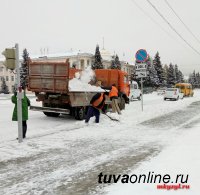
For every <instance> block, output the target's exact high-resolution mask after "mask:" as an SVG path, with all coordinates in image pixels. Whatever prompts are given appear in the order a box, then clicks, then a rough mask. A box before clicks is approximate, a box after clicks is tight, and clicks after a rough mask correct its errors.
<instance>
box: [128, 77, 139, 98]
mask: <svg viewBox="0 0 200 195" xmlns="http://www.w3.org/2000/svg"><path fill="white" fill-rule="evenodd" d="M129 97H130V101H133V100H134V99H138V100H141V90H140V89H139V86H138V83H137V82H136V81H132V83H131V84H130V96H129Z"/></svg>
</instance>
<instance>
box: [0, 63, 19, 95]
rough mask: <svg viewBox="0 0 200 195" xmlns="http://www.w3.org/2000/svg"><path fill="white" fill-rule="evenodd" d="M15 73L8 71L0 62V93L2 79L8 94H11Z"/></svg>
mask: <svg viewBox="0 0 200 195" xmlns="http://www.w3.org/2000/svg"><path fill="white" fill-rule="evenodd" d="M15 75H16V74H15V73H14V72H13V71H11V70H8V69H7V68H6V67H5V66H4V65H3V60H0V91H1V90H2V89H1V85H2V81H3V78H4V79H5V81H6V85H7V86H8V90H9V92H10V93H12V92H13V88H14V85H15Z"/></svg>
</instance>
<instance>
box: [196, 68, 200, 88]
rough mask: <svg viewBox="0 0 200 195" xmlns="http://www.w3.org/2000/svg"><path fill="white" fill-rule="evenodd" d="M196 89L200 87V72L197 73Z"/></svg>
mask: <svg viewBox="0 0 200 195" xmlns="http://www.w3.org/2000/svg"><path fill="white" fill-rule="evenodd" d="M196 87H198V88H199V87H200V74H199V72H198V73H196Z"/></svg>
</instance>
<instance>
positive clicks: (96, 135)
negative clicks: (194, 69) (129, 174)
mask: <svg viewBox="0 0 200 195" xmlns="http://www.w3.org/2000/svg"><path fill="white" fill-rule="evenodd" d="M0 97H1V96H0ZM7 97H8V98H7ZM30 99H31V104H32V105H39V104H40V103H38V102H36V101H35V98H34V97H33V96H30ZM197 101H200V91H198V90H196V91H195V95H194V97H193V98H184V99H183V100H179V101H164V100H163V97H162V96H158V95H157V94H156V93H153V94H147V95H144V111H143V112H142V110H141V102H140V101H134V102H131V103H130V104H129V105H126V109H125V110H124V111H122V115H120V122H115V121H110V119H109V118H108V117H107V116H105V115H101V118H100V124H95V123H94V118H92V119H91V120H90V123H89V126H86V125H85V123H84V121H75V120H74V119H73V118H72V117H70V116H61V117H58V118H51V117H46V116H45V115H43V113H40V112H36V111H30V112H29V121H28V132H27V139H25V140H24V142H23V143H21V144H19V143H18V142H17V141H16V139H15V138H16V137H17V123H16V122H12V121H11V118H12V111H13V107H14V106H13V104H12V103H11V101H10V97H9V95H8V96H4V98H2V99H1V98H0V108H1V115H0V166H2V167H1V171H0V183H1V182H2V183H1V184H0V192H1V190H2V192H3V194H9V195H10V194H17V193H18V194H23V193H24V194H25V193H28V192H30V189H32V190H33V192H34V193H35V194H43V193H49V194H64V192H65V191H66V190H67V191H68V192H69V194H76V195H78V194H81V195H82V194H90V192H95V191H96V190H95V189H96V188H98V187H99V188H100V191H99V192H96V194H100V193H101V190H102V189H101V185H100V186H98V184H97V182H96V178H97V175H98V174H99V173H100V172H101V171H105V170H107V171H108V172H110V173H111V174H115V171H116V170H117V171H118V172H117V173H123V171H125V170H129V171H130V170H132V171H133V170H135V168H137V167H138V171H139V172H142V171H143V170H148V171H151V170H152V171H153V170H155V171H156V172H158V173H161V171H162V170H163V171H165V170H166V169H164V168H162V167H161V168H159V166H158V165H159V164H160V162H161V161H162V164H163V167H164V166H165V165H164V163H163V159H164V160H165V161H166V162H171V161H172V156H171V157H168V156H169V155H168V154H169V153H170V152H172V154H173V156H178V158H177V161H176V162H180V161H178V160H179V159H181V158H182V157H183V156H181V155H178V154H180V153H179V151H181V150H182V148H181V147H182V146H183V144H179V145H180V148H177V147H175V143H178V142H179V141H178V140H179V137H180V135H179V134H183V137H184V138H181V139H180V140H181V141H180V142H182V140H183V142H184V141H186V142H187V141H188V142H189V141H191V139H193V137H195V136H196V137H195V140H196V139H197V136H199V134H198V133H197V131H196V130H195V133H196V134H195V133H194V134H191V136H192V137H190V136H189V135H188V136H187V132H189V131H190V129H186V128H185V127H186V126H187V125H189V124H191V123H194V124H196V122H197V121H198V120H199V118H200V109H198V108H199V107H198V106H199V105H198V104H197V105H196V106H195V102H197ZM191 103H194V105H191ZM181 129H184V130H181ZM184 132H185V133H184ZM184 134H185V135H184ZM187 139H188V140H187ZM171 143H174V144H173V145H172V146H171V147H172V149H171V150H170V149H169V151H168V149H167V148H166V153H164V152H163V155H162V153H161V154H160V155H161V156H158V160H157V161H156V160H155V165H156V166H155V169H153V166H152V164H151V162H152V163H153V164H154V161H153V159H152V161H151V162H150V165H149V167H150V168H151V166H152V169H151V170H150V168H148V165H145V164H144V165H142V163H143V162H145V161H148V160H149V159H151V158H152V157H153V156H155V155H157V154H158V153H159V152H161V151H162V150H163V148H165V147H166V146H169V145H170V144H171ZM195 143H196V141H194V143H193V144H195ZM174 149H177V152H175V151H174ZM183 149H184V150H185V148H184V147H183ZM191 150H193V147H192V146H191V148H188V151H186V156H187V155H188V153H189V152H190V151H191ZM173 151H174V153H173ZM165 154H166V155H165ZM181 154H182V153H181ZM193 157H195V156H189V159H192V158H193ZM167 159H169V160H167ZM195 160H196V159H195ZM4 162H5V163H4ZM133 162H134V166H133V164H132V163H133ZM197 162H198V161H197ZM21 163H22V164H23V166H25V167H21ZM187 163H188V164H190V165H192V166H194V169H196V164H194V163H191V162H189V161H187ZM162 164H161V165H162ZM179 164H180V163H178V165H179ZM172 165H173V164H172V163H171V167H172V168H173V166H172ZM29 167H31V169H30V168H29ZM140 167H141V169H142V171H140V170H139V168H140ZM146 167H147V168H146ZM166 167H167V166H166ZM176 167H177V164H176V166H174V169H171V168H170V164H169V169H168V170H172V172H173V170H175V173H176V171H177V170H178V169H177V170H176V169H175V168H176ZM184 167H185V166H184V164H183V168H184ZM190 167H191V166H190ZM190 167H189V169H188V170H189V171H190V170H191V175H192V174H193V172H192V171H193V169H190ZM145 168H146V169H145ZM16 171H17V174H19V175H20V176H19V178H18V177H17V176H16V175H17V174H16ZM178 171H179V170H178ZM178 171H177V172H178ZM180 171H181V170H180ZM7 172H8V174H7ZM134 172H135V171H134ZM26 173H27V174H28V175H27V174H26ZM183 173H184V174H186V172H185V170H183ZM24 174H25V175H24ZM74 178H75V179H74ZM191 179H192V180H195V181H198V180H196V179H195V178H194V177H193V176H192V177H191ZM8 181H10V183H9V182H8ZM12 182H14V183H12ZM191 184H192V185H191V187H192V186H193V185H194V184H193V182H192V183H191ZM126 186H127V190H128V188H129V189H130V190H132V189H131V187H132V186H131V187H129V185H127V184H126V185H124V187H125V188H126ZM154 187H155V186H154V185H152V186H151V185H148V189H151V188H153V189H152V192H154ZM141 188H142V189H143V190H144V191H145V189H146V188H144V187H143V186H142V187H141ZM142 189H139V187H138V188H137V190H138V192H139V190H142ZM116 190H117V191H120V190H122V191H121V194H124V193H123V190H124V189H123V188H122V186H116V188H115V186H114V187H112V186H111V188H109V189H108V190H107V192H109V193H112V192H115V191H116ZM144 191H141V193H137V194H143V193H144ZM70 192H71V193H70ZM134 192H135V191H134V190H133V191H132V192H131V194H132V193H134ZM181 192H182V191H181ZM34 193H33V194H34ZM127 193H129V192H128V191H127ZM102 194H105V193H104V192H103V193H102ZM152 194H154V193H152ZM161 194H162V192H161Z"/></svg>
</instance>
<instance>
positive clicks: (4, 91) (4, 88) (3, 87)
mask: <svg viewBox="0 0 200 195" xmlns="http://www.w3.org/2000/svg"><path fill="white" fill-rule="evenodd" d="M1 93H5V94H8V93H9V90H8V86H7V85H6V81H5V78H4V77H2V84H1Z"/></svg>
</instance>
